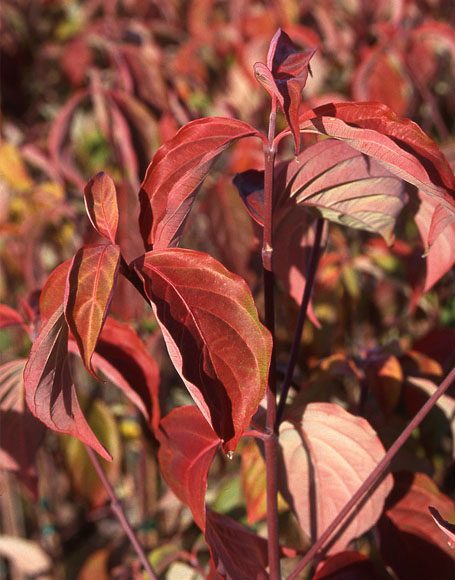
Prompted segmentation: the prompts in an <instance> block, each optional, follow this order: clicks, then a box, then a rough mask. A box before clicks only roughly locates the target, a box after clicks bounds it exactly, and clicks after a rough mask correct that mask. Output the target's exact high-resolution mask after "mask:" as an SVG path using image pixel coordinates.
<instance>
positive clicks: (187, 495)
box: [157, 406, 221, 531]
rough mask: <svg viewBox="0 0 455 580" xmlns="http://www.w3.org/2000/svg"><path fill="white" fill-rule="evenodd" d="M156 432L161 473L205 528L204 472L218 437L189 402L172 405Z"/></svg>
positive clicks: (196, 520)
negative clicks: (181, 405)
mask: <svg viewBox="0 0 455 580" xmlns="http://www.w3.org/2000/svg"><path fill="white" fill-rule="evenodd" d="M157 436H158V439H159V442H160V449H159V452H158V461H159V464H160V471H161V474H162V475H163V477H164V479H165V480H166V483H167V484H168V485H169V487H170V488H171V489H172V491H173V492H174V493H175V495H176V496H177V497H178V498H179V499H180V500H181V501H182V502H183V503H184V504H186V505H187V506H188V507H189V508H190V510H191V512H192V514H193V517H194V521H195V522H196V524H197V525H198V526H199V527H200V528H201V530H202V531H204V530H205V525H206V513H205V492H206V491H207V475H208V472H209V469H210V465H211V464H212V461H213V458H214V456H215V453H216V450H217V449H218V447H219V446H220V445H221V441H220V439H219V437H218V436H217V435H216V433H215V432H214V431H213V429H212V428H211V427H210V425H209V424H208V423H207V421H206V420H205V419H204V417H203V416H202V415H201V413H200V412H199V411H198V410H197V409H196V407H192V406H186V407H177V408H176V409H173V410H172V411H171V412H170V413H169V414H168V415H166V417H164V419H162V420H161V421H160V428H159V431H158V433H157Z"/></svg>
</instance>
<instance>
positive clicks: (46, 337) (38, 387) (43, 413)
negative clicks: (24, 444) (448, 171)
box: [24, 306, 111, 461]
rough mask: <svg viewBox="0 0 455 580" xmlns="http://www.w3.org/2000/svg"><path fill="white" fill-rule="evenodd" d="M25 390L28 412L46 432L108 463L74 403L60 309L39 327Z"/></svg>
mask: <svg viewBox="0 0 455 580" xmlns="http://www.w3.org/2000/svg"><path fill="white" fill-rule="evenodd" d="M24 387H25V398H26V401H27V405H28V407H29V409H30V410H31V412H32V413H33V415H35V417H37V418H38V419H39V420H40V421H42V422H43V423H44V424H45V425H46V426H47V427H49V429H52V430H53V431H57V432H59V433H66V434H68V435H72V436H73V437H76V438H78V439H80V440H81V441H82V442H83V443H85V444H87V445H89V446H90V447H92V448H93V449H94V450H95V451H96V452H97V453H99V454H100V455H101V457H103V458H104V459H106V460H108V461H109V460H111V456H110V455H109V453H108V452H107V451H106V450H105V449H104V447H103V446H102V445H101V443H100V442H99V441H98V440H97V438H96V437H95V435H94V433H93V431H92V430H91V429H90V427H89V425H88V423H87V421H86V420H85V417H84V415H83V413H82V411H81V408H80V406H79V402H78V400H77V395H76V389H75V387H74V384H73V381H72V379H71V375H70V370H69V366H68V327H67V325H66V322H65V317H64V314H63V307H62V306H60V307H59V308H58V309H57V310H56V311H55V312H54V314H53V315H52V316H51V317H50V318H49V320H48V321H47V322H46V324H44V325H43V326H42V327H41V329H40V332H39V334H38V337H37V339H36V340H35V342H34V343H33V347H32V350H31V352H30V356H29V359H28V362H27V364H26V366H25V370H24Z"/></svg>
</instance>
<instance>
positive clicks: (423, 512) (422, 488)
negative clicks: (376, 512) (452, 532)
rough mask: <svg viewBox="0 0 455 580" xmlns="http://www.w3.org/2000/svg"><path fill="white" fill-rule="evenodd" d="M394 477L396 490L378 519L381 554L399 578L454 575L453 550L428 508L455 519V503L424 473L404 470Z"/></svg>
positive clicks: (409, 579) (451, 576) (394, 489)
mask: <svg viewBox="0 0 455 580" xmlns="http://www.w3.org/2000/svg"><path fill="white" fill-rule="evenodd" d="M394 478H395V485H394V488H393V491H392V493H391V494H390V496H389V498H388V500H387V505H386V511H385V514H384V515H383V516H382V518H381V520H380V522H379V533H380V539H381V542H380V547H381V555H382V557H383V558H384V560H385V562H386V563H387V565H388V566H390V567H391V568H392V570H393V571H394V572H395V574H396V575H397V576H398V577H399V578H400V580H401V579H403V580H411V579H415V578H447V579H449V578H453V575H454V572H455V560H454V554H453V550H452V549H451V548H450V547H449V546H448V543H447V537H446V536H445V535H444V534H443V533H442V531H441V530H440V529H439V528H438V526H436V525H435V523H434V520H433V518H432V516H431V514H430V512H429V510H428V507H429V506H433V507H435V508H436V509H437V510H438V511H439V512H440V513H441V514H444V517H445V518H447V519H450V520H453V519H454V518H455V504H454V502H453V501H452V500H451V499H450V498H449V497H447V496H445V495H444V494H443V493H441V492H440V491H439V489H438V488H437V486H436V485H435V483H434V482H433V481H432V480H431V479H430V478H429V477H428V476H427V475H424V474H423V473H415V474H413V473H405V472H401V473H398V474H395V476H394ZM397 546H399V547H400V549H399V550H397Z"/></svg>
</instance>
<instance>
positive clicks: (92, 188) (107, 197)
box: [84, 172, 118, 244]
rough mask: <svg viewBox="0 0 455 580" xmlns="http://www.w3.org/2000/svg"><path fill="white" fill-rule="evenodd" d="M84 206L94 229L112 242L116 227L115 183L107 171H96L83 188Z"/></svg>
mask: <svg viewBox="0 0 455 580" xmlns="http://www.w3.org/2000/svg"><path fill="white" fill-rule="evenodd" d="M84 200H85V207H86V209H87V214H88V217H89V218H90V221H91V222H92V226H93V227H94V228H95V230H96V231H97V232H98V233H99V234H100V235H101V236H103V237H105V238H106V239H107V240H109V241H110V242H111V243H112V244H115V236H116V234H117V227H118V205H117V193H116V190H115V184H114V182H113V181H112V179H111V178H110V177H109V175H107V173H103V172H101V173H98V174H97V175H95V176H94V177H92V179H91V180H90V181H89V182H88V183H87V185H86V186H85V189H84Z"/></svg>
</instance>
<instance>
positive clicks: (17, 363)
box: [0, 359, 45, 484]
mask: <svg viewBox="0 0 455 580" xmlns="http://www.w3.org/2000/svg"><path fill="white" fill-rule="evenodd" d="M26 362H27V361H26V360H25V359H17V360H13V361H11V362H8V363H6V364H4V365H2V366H0V425H1V436H0V466H1V468H2V469H7V470H9V471H15V472H18V474H19V477H21V479H23V480H24V481H25V482H26V483H28V484H30V483H31V482H32V480H34V478H35V477H36V474H35V470H34V460H35V455H36V452H37V450H38V447H39V446H40V444H41V441H42V438H43V435H44V430H45V429H44V425H43V424H42V423H41V421H38V420H37V419H36V418H35V417H34V416H33V415H32V414H31V413H30V411H29V409H28V407H27V405H26V404H25V395H24V382H23V378H22V375H23V371H24V367H25V363H26Z"/></svg>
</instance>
